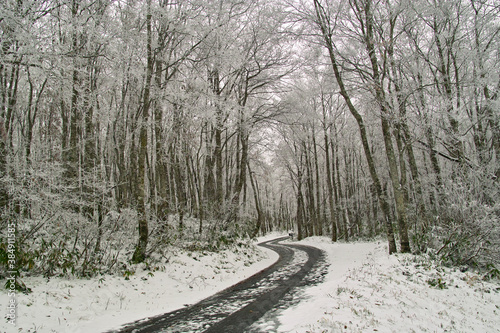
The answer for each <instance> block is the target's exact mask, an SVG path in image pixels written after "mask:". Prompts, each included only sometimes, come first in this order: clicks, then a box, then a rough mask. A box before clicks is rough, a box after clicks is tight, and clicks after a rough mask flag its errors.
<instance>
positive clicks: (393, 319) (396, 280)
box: [279, 237, 500, 333]
mask: <svg viewBox="0 0 500 333" xmlns="http://www.w3.org/2000/svg"><path fill="white" fill-rule="evenodd" d="M300 243H302V244H306V245H312V246H316V247H318V248H320V249H323V250H324V251H326V252H327V254H328V260H329V261H330V263H331V266H330V268H329V273H328V275H327V276H326V278H325V282H324V283H322V284H320V285H317V286H313V287H310V288H307V289H306V290H305V297H306V300H305V301H303V302H301V303H299V304H298V305H297V306H294V307H292V308H289V309H287V310H285V311H284V312H283V313H282V314H281V316H280V317H279V321H280V323H281V325H280V327H279V332H310V333H314V332H321V333H325V332H373V331H378V332H485V333H488V332H499V329H498V327H500V316H499V314H500V286H499V285H498V284H494V283H489V282H485V281H483V280H482V279H481V277H480V276H478V275H477V274H475V273H472V272H460V271H458V270H454V269H448V268H443V267H438V266H436V265H434V264H433V263H432V262H431V261H430V260H428V259H426V258H423V257H415V256H412V255H401V254H398V255H394V256H389V255H388V254H387V246H386V245H385V243H383V242H370V243H353V244H345V243H344V244H343V243H336V244H332V243H331V242H330V241H329V240H328V239H326V238H319V237H314V238H308V239H306V240H304V241H301V242H300Z"/></svg>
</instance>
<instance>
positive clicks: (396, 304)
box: [0, 234, 500, 333]
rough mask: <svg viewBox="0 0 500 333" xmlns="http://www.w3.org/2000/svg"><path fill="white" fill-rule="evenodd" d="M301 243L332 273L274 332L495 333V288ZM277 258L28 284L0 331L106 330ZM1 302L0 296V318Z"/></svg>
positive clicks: (364, 249) (363, 251) (382, 251)
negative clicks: (11, 320) (13, 319)
mask: <svg viewBox="0 0 500 333" xmlns="http://www.w3.org/2000/svg"><path fill="white" fill-rule="evenodd" d="M278 236H279V235H278V234H273V235H270V236H266V237H264V238H260V239H259V241H264V240H268V239H272V238H276V237H278ZM300 243H302V244H307V245H313V246H316V247H319V248H321V249H323V250H325V251H326V252H327V254H328V260H329V261H330V263H331V265H330V268H329V273H328V275H327V276H326V277H325V280H324V282H323V283H321V284H320V285H317V286H312V287H308V288H306V289H305V290H304V292H303V293H301V295H303V297H304V300H303V301H302V302H300V303H299V304H297V305H294V306H292V307H290V308H288V309H287V310H284V311H283V312H280V313H279V316H278V318H277V319H278V320H279V321H280V323H281V324H280V326H279V332H368V331H370V332H373V331H378V332H396V331H400V332H412V331H414V332H445V331H448V332H499V327H500V316H499V311H500V286H499V285H498V284H492V283H489V282H485V281H482V279H481V278H480V276H478V275H476V274H474V273H471V272H465V273H462V272H460V271H457V270H450V269H444V268H438V267H436V266H435V265H433V264H432V263H431V262H430V261H428V260H424V259H422V258H420V257H414V256H410V255H397V256H388V255H387V247H386V245H385V243H384V242H367V243H353V244H344V243H337V244H332V243H331V242H330V241H329V240H328V239H327V238H324V237H323V238H320V237H314V238H308V239H307V240H304V241H302V242H300ZM249 255H250V256H249ZM276 260H277V255H276V254H275V253H274V252H272V251H269V250H265V249H262V250H261V251H255V250H251V248H249V247H242V248H240V249H239V250H238V251H237V252H236V251H235V252H230V251H225V252H223V253H221V254H217V255H216V254H213V253H205V254H199V253H195V252H193V253H189V252H179V253H175V254H173V255H172V256H171V258H170V261H169V263H168V264H165V265H164V267H161V266H160V267H157V269H156V270H155V269H153V271H147V270H137V271H136V272H135V273H134V274H133V275H131V276H130V277H129V280H126V279H125V278H124V277H116V276H115V277H111V276H106V277H104V278H102V279H99V278H96V279H91V280H81V279H71V280H68V279H60V278H53V279H51V280H50V281H47V280H46V279H43V278H27V279H25V282H26V284H27V285H28V286H30V287H31V288H32V289H33V292H32V293H31V294H29V295H23V294H18V295H17V300H18V302H19V307H18V313H17V314H18V319H17V327H15V328H12V327H10V325H9V324H7V323H6V322H5V321H3V322H0V332H7V333H10V332H17V333H20V332H30V333H34V332H37V333H44V332H61V333H62V332H71V333H77V332H82V333H84V332H85V333H86V332H102V331H106V330H109V329H112V328H116V327H118V326H120V325H121V324H124V323H128V322H131V321H134V320H138V319H141V318H144V317H148V316H153V315H157V314H161V313H165V312H168V311H172V310H174V309H177V308H180V307H183V306H185V305H187V304H193V303H195V302H197V301H199V300H201V299H203V298H205V297H207V296H209V295H211V294H214V293H216V292H218V291H220V290H222V289H225V288H227V287H229V286H230V285H232V284H234V283H236V282H238V281H240V280H242V279H244V278H246V277H249V276H250V275H253V274H254V273H256V272H257V271H260V270H262V269H264V268H265V267H267V266H269V265H271V264H272V263H273V262H275V261H276ZM440 287H442V288H444V289H442V288H440ZM8 300H9V298H8V296H7V293H6V292H5V291H4V290H2V291H1V292H0V301H1V302H0V303H1V304H2V307H3V308H4V310H3V311H4V312H6V310H5V306H4V305H5V304H7V302H8Z"/></svg>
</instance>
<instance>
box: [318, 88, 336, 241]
mask: <svg viewBox="0 0 500 333" xmlns="http://www.w3.org/2000/svg"><path fill="white" fill-rule="evenodd" d="M321 101H322V106H323V136H324V140H325V164H326V186H327V190H328V206H329V208H330V219H331V224H332V241H334V242H336V241H337V211H336V209H335V203H334V196H333V195H334V194H333V186H334V185H333V182H334V179H332V170H331V169H332V168H331V160H330V143H329V141H330V140H329V138H328V126H327V121H326V109H325V104H324V100H323V96H321ZM332 160H333V158H332Z"/></svg>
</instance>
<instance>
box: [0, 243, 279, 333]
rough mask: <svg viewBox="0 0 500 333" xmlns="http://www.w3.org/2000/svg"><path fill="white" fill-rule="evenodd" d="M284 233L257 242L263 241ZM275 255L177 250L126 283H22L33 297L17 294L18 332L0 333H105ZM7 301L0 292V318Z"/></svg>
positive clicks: (186, 300) (193, 298)
mask: <svg viewBox="0 0 500 333" xmlns="http://www.w3.org/2000/svg"><path fill="white" fill-rule="evenodd" d="M278 236H283V234H281V235H280V234H273V235H268V236H266V237H263V238H259V239H258V242H260V241H265V240H269V239H273V238H277V237H278ZM276 260H278V255H277V254H276V253H275V252H274V251H271V250H268V249H265V248H260V247H259V248H257V247H254V248H253V249H252V248H251V247H250V248H246V247H243V248H241V249H240V250H239V251H238V252H232V251H229V250H226V251H222V252H221V253H211V252H205V253H204V254H200V253H198V252H185V251H182V252H180V251H178V252H177V253H174V254H172V256H171V257H170V261H169V262H168V263H167V264H164V265H163V266H161V265H160V267H158V270H156V271H154V272H152V271H147V270H142V269H138V270H137V271H135V272H134V274H133V275H131V276H130V277H129V280H125V277H121V276H109V275H108V276H104V277H96V278H93V279H90V280H85V279H76V278H74V279H67V278H51V279H50V280H47V279H45V278H42V277H28V278H24V279H23V282H25V284H26V285H27V286H28V287H30V288H32V290H33V292H32V293H30V294H28V295H24V294H22V293H18V294H17V295H16V297H17V302H18V308H17V315H18V318H17V323H16V327H13V326H12V325H10V324H8V323H7V322H6V321H0V332H1V333H4V332H6V333H11V332H12V333H14V332H16V333H25V332H26V333H28V332H29V333H35V332H36V333H45V332H48V333H52V332H57V333H66V332H67V333H88V332H93V333H94V332H95V333H96V332H105V331H108V330H111V329H115V328H119V327H120V326H121V325H123V324H126V323H130V322H132V321H135V320H140V319H143V318H146V317H151V316H155V315H160V314H163V313H166V312H170V311H174V310H176V309H179V308H182V307H184V306H186V305H190V304H194V303H196V302H198V301H200V300H202V299H204V298H206V297H208V296H211V295H213V294H215V293H217V292H219V291H221V290H224V289H226V288H228V287H230V286H232V285H234V284H236V283H237V282H239V281H241V280H244V279H246V278H248V277H250V276H252V275H254V274H255V273H257V272H259V271H261V270H263V269H265V268H267V267H269V266H270V265H271V264H273V263H274V262H276ZM8 302H9V297H8V294H7V293H6V290H4V289H1V291H0V304H1V305H2V310H3V311H2V312H3V313H2V316H3V314H4V313H7V310H6V305H7V304H8Z"/></svg>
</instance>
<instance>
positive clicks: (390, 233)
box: [314, 0, 397, 254]
mask: <svg viewBox="0 0 500 333" xmlns="http://www.w3.org/2000/svg"><path fill="white" fill-rule="evenodd" d="M314 6H315V10H316V16H317V20H318V24H319V27H320V29H321V32H322V35H323V38H324V40H325V46H326V47H327V49H328V54H329V56H330V62H331V65H332V67H333V71H334V74H335V79H336V81H337V84H338V85H339V88H340V94H341V96H342V97H343V98H344V100H345V102H346V104H347V107H348V109H349V111H350V112H351V114H352V115H353V117H354V119H356V122H357V124H358V127H359V131H360V135H361V143H362V145H363V150H364V152H365V157H366V160H367V162H368V168H369V170H370V176H371V178H372V181H373V184H374V187H375V190H376V192H377V196H378V200H379V203H380V207H381V209H382V212H383V213H384V220H385V226H386V233H387V241H388V243H389V254H392V253H394V252H396V251H397V249H396V241H395V239H394V230H393V227H392V222H391V219H390V208H389V204H388V203H387V201H386V199H385V196H384V195H383V192H382V186H381V185H380V180H379V177H378V174H377V171H376V169H375V162H374V160H373V157H372V154H371V151H370V146H369V144H368V136H367V134H366V128H365V124H364V121H363V117H362V116H361V114H360V113H359V112H358V110H357V109H356V107H355V106H354V104H353V103H352V101H351V98H350V96H349V94H348V93H347V89H346V88H345V85H344V80H343V79H342V76H341V74H340V69H339V66H338V64H337V59H336V57H335V50H334V44H333V40H332V35H331V34H330V32H329V31H330V30H329V25H328V22H329V20H328V15H327V13H326V12H325V10H324V8H323V7H322V5H321V4H320V3H319V0H314Z"/></svg>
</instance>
